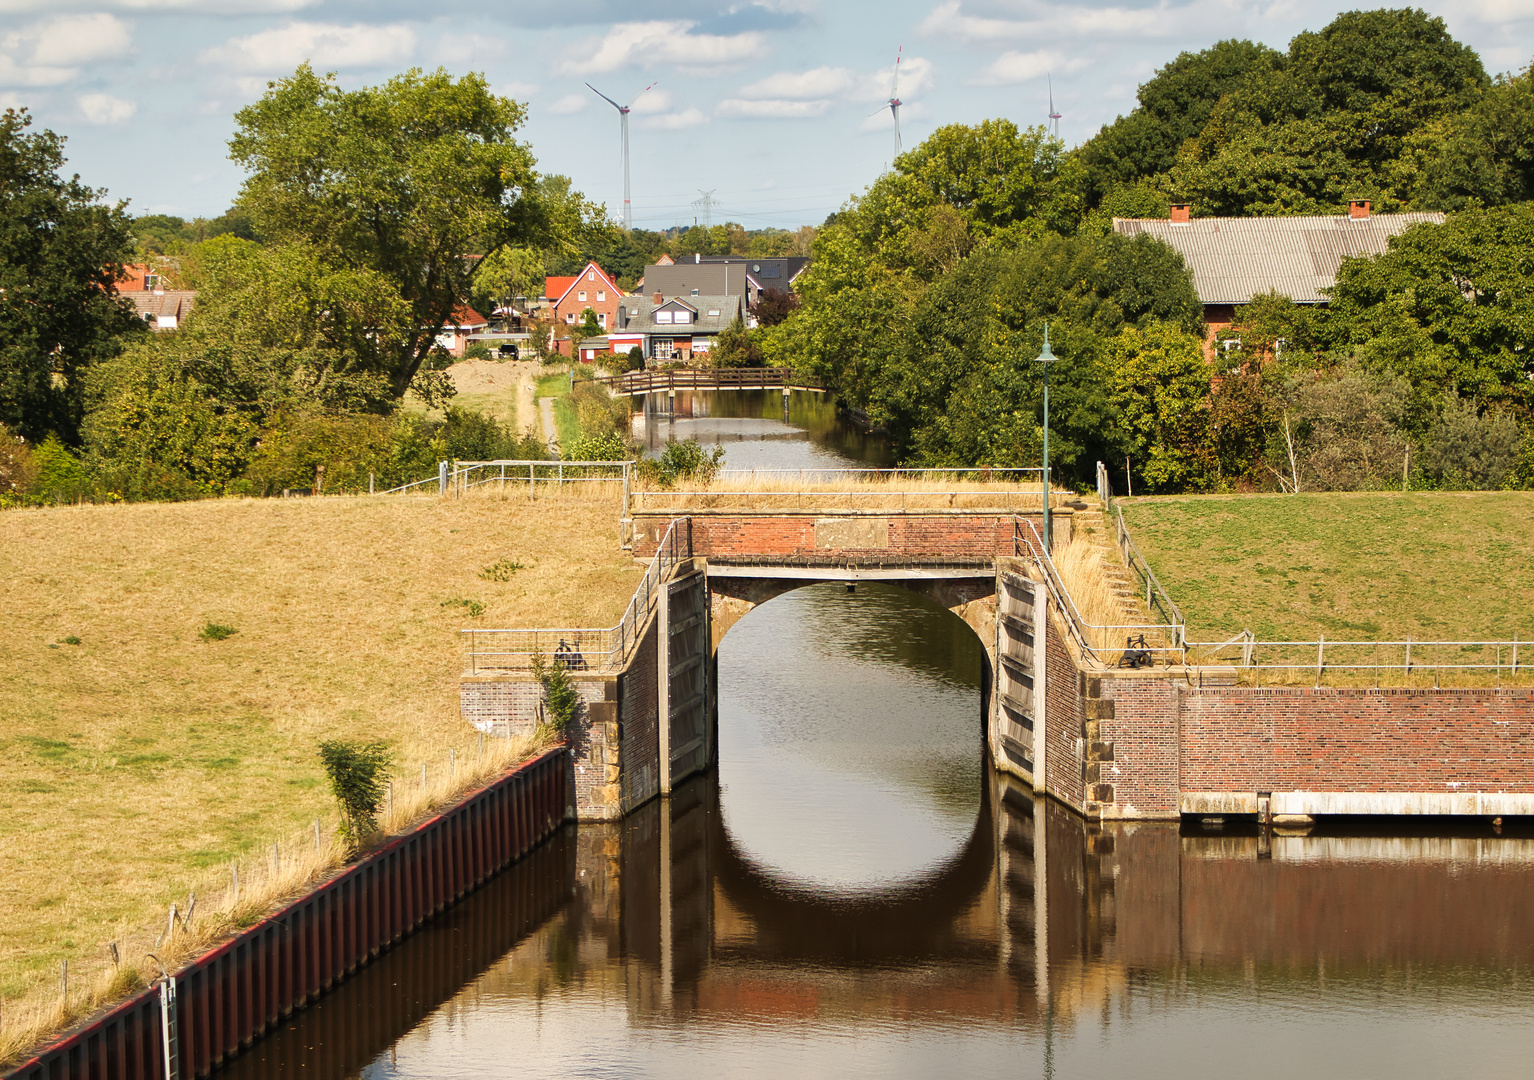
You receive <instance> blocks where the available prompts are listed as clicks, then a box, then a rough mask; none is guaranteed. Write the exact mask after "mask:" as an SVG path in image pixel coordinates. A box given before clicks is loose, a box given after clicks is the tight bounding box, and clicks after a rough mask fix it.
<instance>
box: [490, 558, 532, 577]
mask: <svg viewBox="0 0 1534 1080" xmlns="http://www.w3.org/2000/svg"><path fill="white" fill-rule="evenodd" d="M521 569H523V567H522V564H521V563H519V562H513V561H512V560H510V559H500V560H498V561H496V562H493V563H491V564H490V565H489V566H487V567H485V568H484V569H483V570H481V571H480V572H479V576H480V577H481V578H483V579H484V580H486V581H510V580H511V578H512V575H513V574H515V573H516V572H517V571H518V570H521Z"/></svg>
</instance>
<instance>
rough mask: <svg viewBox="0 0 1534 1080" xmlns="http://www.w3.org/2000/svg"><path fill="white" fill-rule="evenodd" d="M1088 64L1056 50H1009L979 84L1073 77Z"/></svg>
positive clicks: (1009, 83)
mask: <svg viewBox="0 0 1534 1080" xmlns="http://www.w3.org/2000/svg"><path fill="white" fill-rule="evenodd" d="M1088 63H1089V62H1088V61H1087V60H1084V59H1081V58H1079V57H1078V58H1077V59H1074V60H1067V59H1066V58H1065V54H1064V53H1061V52H1057V51H1054V50H1046V49H1039V50H1037V51H1035V52H1026V53H1025V52H1017V51H1015V50H1009V51H1007V52H1004V53H1002V54H1001V55H1000V56H999V57H997V58H996V60H995V62H993V63H992V64H991V65H990V66H989V67H987V68H986V69H985V71H984V72H983V73H982V74H981V76H980V78H979V79H977V80H976V81H977V82H979V83H982V84H985V85H989V86H1002V85H1012V84H1015V83H1023V82H1028V81H1029V80H1031V79H1042V78H1044V76H1046V75H1074V74H1075V73H1076V72H1078V71H1081V70H1082V69H1084V68H1086V67H1087V66H1088Z"/></svg>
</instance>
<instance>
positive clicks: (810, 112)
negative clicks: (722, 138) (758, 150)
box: [714, 98, 831, 120]
mask: <svg viewBox="0 0 1534 1080" xmlns="http://www.w3.org/2000/svg"><path fill="white" fill-rule="evenodd" d="M830 107H831V102H830V100H829V99H826V98H822V99H821V100H819V101H789V100H787V99H785V98H762V99H757V100H746V99H743V98H725V99H724V100H723V101H721V102H720V103H719V104H718V105H716V106H715V107H714V115H715V116H732V117H740V118H742V119H745V120H803V119H806V118H808V117H813V116H824V115H825V114H826V110H827V109H829V108H830Z"/></svg>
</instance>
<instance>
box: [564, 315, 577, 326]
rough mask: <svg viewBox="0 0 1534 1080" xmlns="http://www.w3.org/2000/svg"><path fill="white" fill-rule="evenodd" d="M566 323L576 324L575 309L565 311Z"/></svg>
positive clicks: (569, 324)
mask: <svg viewBox="0 0 1534 1080" xmlns="http://www.w3.org/2000/svg"><path fill="white" fill-rule="evenodd" d="M565 325H566V326H574V325H575V312H573V311H567V312H565Z"/></svg>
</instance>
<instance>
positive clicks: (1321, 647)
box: [1316, 634, 1326, 686]
mask: <svg viewBox="0 0 1534 1080" xmlns="http://www.w3.org/2000/svg"><path fill="white" fill-rule="evenodd" d="M1325 656H1326V635H1325V634H1322V635H1321V640H1320V641H1318V642H1316V685H1317V686H1320V685H1321V668H1322V665H1323V664H1324V662H1325Z"/></svg>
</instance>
